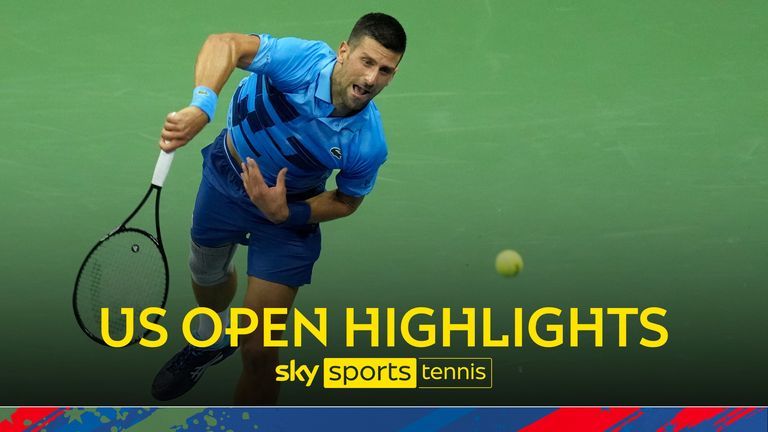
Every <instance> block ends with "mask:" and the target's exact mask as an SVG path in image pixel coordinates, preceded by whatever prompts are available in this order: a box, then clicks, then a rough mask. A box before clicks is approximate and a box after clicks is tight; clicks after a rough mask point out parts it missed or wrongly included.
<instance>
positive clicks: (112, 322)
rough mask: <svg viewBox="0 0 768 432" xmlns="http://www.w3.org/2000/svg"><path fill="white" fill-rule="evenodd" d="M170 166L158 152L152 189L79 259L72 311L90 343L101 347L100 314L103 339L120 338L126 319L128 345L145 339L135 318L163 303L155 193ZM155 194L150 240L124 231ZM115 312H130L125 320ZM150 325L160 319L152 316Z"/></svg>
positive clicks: (164, 268) (164, 265) (168, 156)
mask: <svg viewBox="0 0 768 432" xmlns="http://www.w3.org/2000/svg"><path fill="white" fill-rule="evenodd" d="M171 162H173V152H171V153H166V152H164V151H162V150H161V151H160V156H159V157H158V158H157V164H155V171H154V173H153V175H152V183H151V184H150V186H149V189H148V190H147V193H146V194H145V195H144V198H142V199H141V202H139V205H138V206H136V209H134V210H133V211H132V212H131V214H130V215H128V217H127V218H126V219H125V221H124V222H123V223H122V224H120V226H118V227H117V228H115V229H114V230H112V232H110V233H109V234H107V235H106V237H104V238H102V239H101V240H99V241H98V243H96V245H95V246H93V248H91V251H90V252H88V255H87V256H86V257H85V260H84V261H83V264H82V265H81V266H80V271H78V273H77V280H75V291H74V294H73V296H72V306H73V308H74V311H75V318H77V323H78V324H79V325H80V328H81V329H82V330H83V332H85V334H86V335H88V337H90V338H91V339H93V340H94V341H96V342H98V343H100V344H102V345H107V343H106V342H105V341H104V338H103V337H102V326H101V309H102V308H109V336H110V338H111V339H113V340H123V338H124V337H126V335H127V333H126V326H127V319H131V320H133V321H134V322H133V331H132V334H131V336H130V337H131V339H130V342H129V343H128V344H129V345H130V344H134V343H136V342H138V341H139V340H141V338H142V337H144V336H145V335H147V333H149V330H146V329H144V328H143V327H142V326H140V325H139V323H138V321H139V320H138V315H139V313H141V311H142V310H144V309H146V308H148V307H153V306H154V307H160V308H162V307H164V306H165V301H166V299H167V298H168V260H167V259H166V256H165V249H163V241H162V237H161V236H160V213H159V209H160V191H161V190H162V188H163V183H164V182H165V178H166V177H167V176H168V171H169V170H170V168H171ZM153 192H154V193H155V236H152V235H151V234H150V233H148V232H147V231H144V230H142V229H140V228H135V227H129V226H128V222H130V221H131V219H133V217H134V216H136V214H137V213H139V211H140V210H141V208H142V207H143V206H144V204H145V203H146V202H147V201H148V200H149V197H150V196H151V195H152V193H153ZM121 308H133V310H134V316H133V317H129V318H127V317H126V316H125V315H123V314H121V313H120V309H121ZM152 317H154V318H153V319H152V321H153V322H157V320H158V319H159V318H160V317H159V316H158V315H152Z"/></svg>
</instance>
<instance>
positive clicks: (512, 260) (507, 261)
mask: <svg viewBox="0 0 768 432" xmlns="http://www.w3.org/2000/svg"><path fill="white" fill-rule="evenodd" d="M522 270H523V257H521V256H520V254H519V253H517V252H516V251H513V250H512V249H506V250H503V251H501V252H499V254H498V255H496V271H497V272H498V273H499V274H500V275H502V276H506V277H513V276H517V274H518V273H520V272H521V271H522Z"/></svg>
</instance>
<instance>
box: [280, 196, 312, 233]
mask: <svg viewBox="0 0 768 432" xmlns="http://www.w3.org/2000/svg"><path fill="white" fill-rule="evenodd" d="M310 216H312V208H311V207H309V204H307V202H306V201H296V202H292V203H288V219H286V220H285V222H283V223H282V224H283V225H286V226H292V227H295V226H301V225H306V224H308V223H309V217H310Z"/></svg>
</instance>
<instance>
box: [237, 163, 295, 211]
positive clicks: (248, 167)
mask: <svg viewBox="0 0 768 432" xmlns="http://www.w3.org/2000/svg"><path fill="white" fill-rule="evenodd" d="M241 167H242V169H243V172H242V173H241V174H240V178H242V179H243V186H244V187H245V191H246V192H247V193H248V197H250V198H251V202H253V204H254V205H256V207H258V208H259V210H261V212H262V213H264V216H265V217H266V218H267V219H269V220H270V221H271V222H272V223H276V224H278V223H282V222H285V220H286V219H288V216H289V210H288V201H287V198H286V190H285V174H286V173H287V172H288V168H283V169H281V170H280V172H279V173H277V182H276V184H275V186H272V187H270V186H269V185H268V184H267V183H266V182H265V181H264V177H262V175H261V170H260V169H259V165H258V164H257V163H256V161H255V160H253V159H251V158H247V159H246V162H244V163H242V164H241Z"/></svg>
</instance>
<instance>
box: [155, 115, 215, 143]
mask: <svg viewBox="0 0 768 432" xmlns="http://www.w3.org/2000/svg"><path fill="white" fill-rule="evenodd" d="M207 123H208V116H207V115H206V114H205V113H204V112H203V111H202V110H201V109H200V108H198V107H196V106H188V107H186V108H184V109H182V110H180V111H177V112H172V113H169V114H168V115H167V116H166V117H165V123H164V124H163V130H162V132H160V148H161V149H163V150H165V151H166V152H170V151H172V150H176V149H177V148H179V147H181V146H183V145H185V144H187V143H188V142H190V141H192V138H194V137H195V136H196V135H197V134H198V133H199V132H200V131H201V130H202V129H203V127H204V126H205V125H206V124H207Z"/></svg>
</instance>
